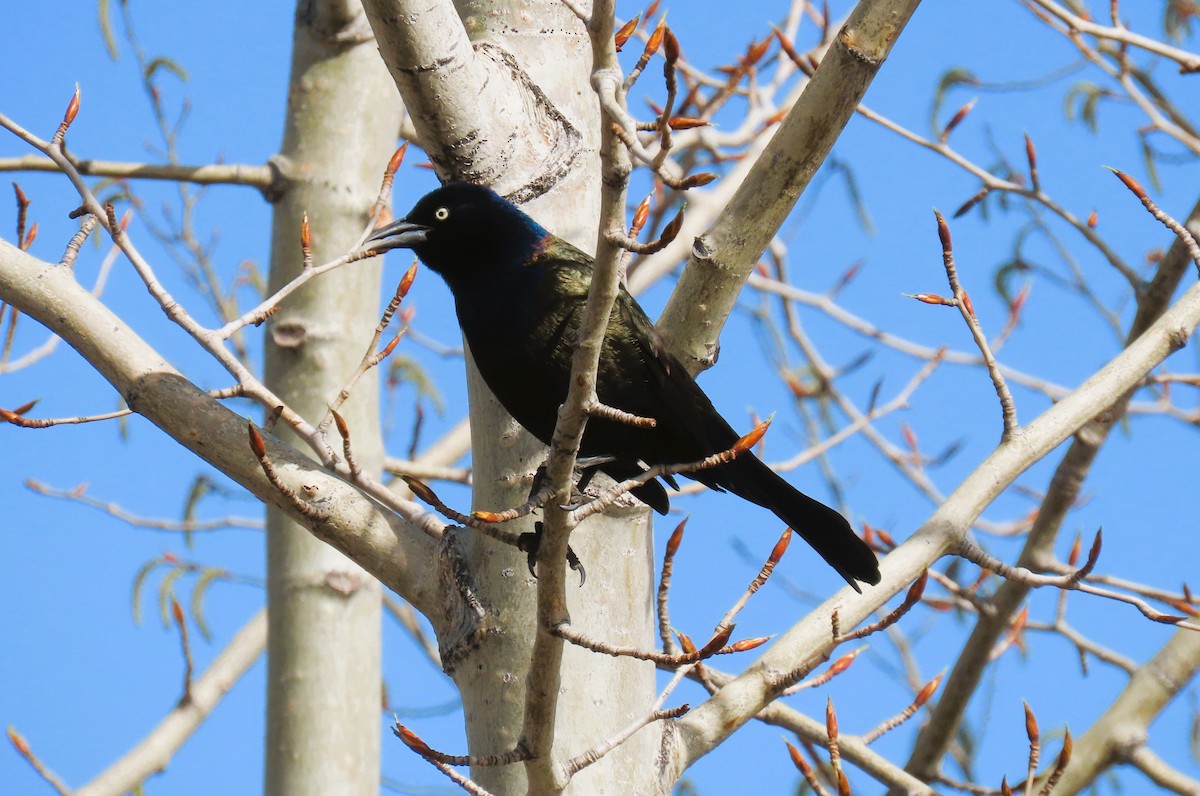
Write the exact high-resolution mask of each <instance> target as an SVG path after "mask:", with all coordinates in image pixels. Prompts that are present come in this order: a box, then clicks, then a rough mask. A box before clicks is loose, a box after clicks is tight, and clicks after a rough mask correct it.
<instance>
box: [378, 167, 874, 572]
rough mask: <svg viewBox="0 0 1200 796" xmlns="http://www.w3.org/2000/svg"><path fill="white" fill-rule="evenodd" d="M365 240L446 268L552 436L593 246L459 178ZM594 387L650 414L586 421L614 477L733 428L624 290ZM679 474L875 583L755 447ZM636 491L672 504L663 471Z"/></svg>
mask: <svg viewBox="0 0 1200 796" xmlns="http://www.w3.org/2000/svg"><path fill="white" fill-rule="evenodd" d="M365 246H366V247H368V248H371V249H374V250H376V251H379V252H382V251H386V250H388V249H394V248H409V249H412V250H413V251H414V252H416V254H417V256H418V257H420V258H421V260H422V261H423V262H424V263H425V265H427V266H428V267H429V268H431V269H432V270H434V271H436V272H437V273H439V274H441V276H442V278H443V279H445V280H446V284H447V285H448V286H449V287H450V291H451V292H452V293H453V294H454V304H455V308H456V309H457V311H458V322H459V325H460V326H462V331H463V336H464V337H465V338H466V340H467V345H468V346H470V349H471V353H472V355H474V357H475V364H476V365H477V366H478V368H479V372H480V374H481V375H482V376H483V379H484V381H485V382H487V385H488V387H489V388H491V391H492V392H493V393H494V394H495V396H496V398H497V399H499V401H500V403H501V404H503V405H504V408H505V409H507V410H508V412H509V413H510V414H511V415H512V416H513V417H514V418H516V420H517V422H518V423H520V424H521V425H522V426H524V427H525V428H526V430H528V431H529V432H530V433H531V434H533V435H534V436H535V437H537V438H538V439H540V440H541V441H542V442H544V443H547V444H549V442H550V438H551V436H552V434H553V432H554V424H555V421H556V420H557V418H558V407H559V406H560V405H561V404H562V403H563V401H564V400H566V396H567V387H568V382H569V379H570V372H571V355H572V343H571V341H572V339H573V332H574V330H575V329H577V328H578V326H579V323H580V319H581V318H582V317H583V310H584V305H585V303H586V301H587V292H588V286H589V284H590V282H591V278H592V263H593V261H592V258H591V257H589V256H588V255H586V254H584V253H583V252H582V251H580V250H579V249H577V248H575V247H574V246H572V245H571V244H569V243H567V242H566V241H564V240H561V239H559V238H557V237H555V236H554V235H551V234H550V233H549V232H547V231H546V230H545V229H544V228H542V226H541V225H539V224H538V223H537V222H536V221H534V220H533V219H532V218H530V217H529V216H527V215H525V213H523V212H521V211H520V210H519V209H518V208H517V207H516V206H515V205H513V204H511V203H509V202H508V201H506V200H505V199H503V198H501V197H500V196H498V195H497V194H496V193H494V192H493V191H492V190H490V189H488V188H484V187H482V186H478V185H469V184H465V183H451V184H448V185H445V186H443V187H441V188H439V189H437V190H436V191H433V192H432V193H430V194H428V195H426V196H425V197H424V198H422V199H421V200H420V201H419V202H417V204H416V206H415V207H414V208H413V209H412V212H410V213H409V214H408V215H407V216H406V217H404V218H403V219H400V220H399V221H395V222H393V223H392V224H389V225H387V226H385V227H383V228H382V229H380V230H378V231H377V232H375V233H374V234H373V235H371V237H369V238H367V241H366V243H365ZM596 392H597V397H598V398H599V400H600V402H601V403H603V404H606V405H608V406H612V407H615V408H617V409H620V410H622V411H625V412H629V413H631V414H634V415H637V416H639V417H649V418H653V419H654V420H655V421H656V425H655V426H654V427H653V428H648V427H634V426H631V425H628V424H625V423H621V422H618V421H615V420H609V419H606V418H603V417H593V418H591V419H590V420H589V421H588V424H587V428H586V430H585V432H584V436H583V443H582V446H581V448H580V453H581V454H582V455H583V456H608V457H613V458H612V459H611V460H610V461H608V462H606V463H604V464H602V465H600V469H602V470H603V471H604V472H605V473H607V474H608V475H609V476H611V477H612V478H614V479H616V480H622V479H625V478H630V477H632V476H635V475H637V474H639V473H640V472H642V471H643V470H644V467H643V466H642V464H641V463H645V464H649V465H656V464H682V463H687V462H694V461H699V460H700V459H703V458H704V457H706V456H709V455H711V454H713V453H717V452H719V451H723V450H726V449H728V448H730V447H731V446H732V445H733V444H734V443H735V442H736V441H737V440H738V438H739V434H738V433H737V432H736V431H734V430H733V429H732V428H731V427H730V426H729V424H728V423H726V422H725V420H724V419H723V418H722V417H721V415H720V414H718V413H717V410H716V409H714V408H713V405H712V402H711V401H709V399H708V396H707V395H705V394H704V391H703V390H701V389H700V387H699V386H698V385H697V384H696V382H695V381H694V380H693V379H692V377H691V376H690V375H689V374H688V372H687V370H686V368H684V366H683V365H682V364H681V363H680V362H679V360H677V359H676V358H675V357H674V356H673V355H672V354H671V353H670V352H669V351H667V350H666V348H665V346H664V345H663V342H662V339H661V337H660V336H659V334H658V331H657V330H656V329H655V328H654V323H653V322H652V321H651V320H650V319H649V318H648V317H647V316H646V313H645V312H643V311H642V308H641V307H640V306H639V305H638V303H637V302H636V301H634V299H633V297H632V296H631V295H629V293H627V292H626V291H625V290H624V289H622V290H621V292H620V295H619V296H618V298H617V301H616V304H615V306H614V308H613V313H612V316H611V318H610V320H609V325H608V331H607V332H606V334H605V337H604V345H603V347H602V351H601V354H600V367H599V371H598V374H597V387H596ZM687 477H689V478H693V479H695V480H697V481H700V482H701V483H703V484H705V485H707V486H709V487H710V488H712V489H715V490H717V491H724V490H728V491H730V492H733V493H734V494H735V495H738V496H740V497H742V498H745V499H746V500H749V501H751V502H752V503H757V504H758V505H760V506H763V507H765V508H767V509H770V510H771V511H772V512H774V513H775V514H776V516H778V517H779V518H780V519H781V520H783V521H784V522H785V523H787V524H788V525H789V526H791V528H792V529H793V530H794V531H795V532H796V533H798V534H800V536H802V537H803V538H804V540H805V541H806V542H808V543H809V544H810V545H812V546H813V547H814V548H815V549H816V551H817V552H818V553H820V554H821V556H822V557H823V558H824V559H825V560H826V561H827V562H829V564H830V566H832V567H833V568H834V569H836V570H837V571H838V573H839V574H841V576H842V577H843V578H845V579H846V580H847V581H848V582H849V583H850V585H851V586H854V588H855V589H857V588H858V584H857V583H855V580H860V581H863V582H866V583H872V584H874V583H878V582H879V565H878V563H877V562H876V560H875V554H874V553H872V552H871V549H870V548H869V547H868V546H867V545H866V543H864V542H863V541H862V540H861V539H859V538H858V536H857V535H855V533H854V532H853V531H852V530H851V529H850V526H849V524H848V523H847V522H846V520H845V519H844V518H843V517H842V515H840V514H838V513H837V512H836V511H834V510H833V509H831V508H829V507H827V506H824V505H822V504H821V503H818V502H817V501H815V500H813V499H812V498H810V497H808V496H807V495H804V494H802V493H801V492H799V491H797V490H796V489H795V488H793V487H792V486H791V485H790V484H788V483H787V481H784V480H783V478H781V477H780V476H779V475H778V474H776V473H775V472H774V471H772V470H771V469H770V468H769V467H767V466H766V465H765V464H763V463H762V462H761V461H759V460H758V459H757V458H756V457H755V456H754V455H753V454H751V453H749V452H747V453H743V454H742V455H741V456H739V457H738V458H737V459H734V460H733V461H731V462H729V463H727V464H722V465H720V466H718V467H713V468H711V469H707V470H700V471H696V472H693V473H689V474H687ZM634 494H635V495H636V496H637V497H638V498H640V499H641V500H643V501H644V502H646V503H648V504H649V505H650V506H652V507H653V508H654V509H655V510H657V511H658V512H660V513H665V512H666V510H667V508H668V503H667V494H666V490H664V489H663V487H662V484H660V483H659V482H658V481H657V480H654V481H650V482H648V483H647V484H646V485H645V486H643V487H641V488H639V489H638V490H635V491H634Z"/></svg>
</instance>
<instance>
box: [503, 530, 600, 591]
mask: <svg viewBox="0 0 1200 796" xmlns="http://www.w3.org/2000/svg"><path fill="white" fill-rule="evenodd" d="M544 529H545V526H544V525H542V523H540V522H535V523H534V524H533V532H532V533H523V534H521V535H520V536H519V537H518V538H517V549H518V550H520V551H522V552H523V553H525V556H526V562H527V563H528V564H529V574H530V575H533V577H535V578H536V577H537V557H538V549H539V548H540V547H541V546H542V531H543V530H544ZM567 566H569V567H570V568H571V569H572V570H573V571H575V572H578V573H579V586H580V587H581V588H582V587H583V584H584V583H586V582H587V570H586V569H584V568H583V562H582V561H580V560H579V556H577V555H575V551H574V550H572V549H571V547H570V545H568V546H567Z"/></svg>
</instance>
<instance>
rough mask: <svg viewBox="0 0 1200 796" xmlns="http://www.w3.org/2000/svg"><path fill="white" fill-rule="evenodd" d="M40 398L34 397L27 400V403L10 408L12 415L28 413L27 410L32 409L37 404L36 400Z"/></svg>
mask: <svg viewBox="0 0 1200 796" xmlns="http://www.w3.org/2000/svg"><path fill="white" fill-rule="evenodd" d="M40 400H41V398H34V399H33V400H32V401H29V402H28V403H23V404H21V405H20V406H18V407H17V408H16V409H14V410H12V414H14V415H24V414H28V413H29V410H30V409H32V408H33V407H35V406H37V402H38V401H40Z"/></svg>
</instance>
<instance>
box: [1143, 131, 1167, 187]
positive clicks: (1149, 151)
mask: <svg viewBox="0 0 1200 796" xmlns="http://www.w3.org/2000/svg"><path fill="white" fill-rule="evenodd" d="M1141 138H1142V162H1143V163H1145V164H1146V174H1147V176H1149V177H1150V184H1151V185H1153V186H1154V190H1156V191H1161V190H1162V182H1161V181H1160V180H1159V179H1158V162H1157V160H1156V159H1155V158H1156V155H1155V152H1154V148H1153V147H1151V146H1150V140H1149V139H1148V138H1146V136H1145V135H1142V137H1141Z"/></svg>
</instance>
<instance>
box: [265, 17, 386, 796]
mask: <svg viewBox="0 0 1200 796" xmlns="http://www.w3.org/2000/svg"><path fill="white" fill-rule="evenodd" d="M399 124H400V103H399V100H398V99H397V97H396V91H395V88H394V86H393V85H392V81H391V79H390V78H389V77H388V74H387V71H386V70H385V69H384V68H383V65H382V64H381V63H380V61H379V56H378V53H377V52H376V47H375V43H374V41H373V40H371V38H370V30H369V27H368V26H367V25H366V21H365V18H364V17H363V14H362V9H361V7H360V6H359V3H358V2H357V0H346V2H333V1H331V2H320V1H319V2H300V3H298V6H297V13H296V20H295V34H294V43H293V52H292V70H291V78H290V81H289V85H288V108H287V120H286V128H285V131H284V138H283V147H282V150H281V153H280V156H279V158H278V159H277V161H276V165H278V166H279V168H280V169H281V171H282V172H283V174H284V177H285V178H286V180H287V185H288V187H287V189H286V190H285V192H284V195H283V196H282V197H280V199H279V201H278V202H277V203H276V205H275V215H274V220H273V228H272V238H271V273H270V290H275V289H277V288H278V287H280V286H281V285H283V284H284V283H286V282H287V281H289V280H291V279H292V278H294V277H295V276H296V274H297V272H298V271H299V270H300V268H301V266H302V259H301V250H300V223H301V218H302V217H303V215H304V214H305V213H307V214H308V218H309V221H310V224H311V228H312V240H313V245H312V248H313V257H314V260H315V262H318V263H319V262H322V261H323V260H326V259H331V258H332V257H336V256H337V255H338V254H340V253H342V252H344V251H345V250H346V249H347V248H348V247H349V246H350V245H352V244H353V242H354V240H355V239H356V237H357V236H358V235H359V234H360V233H361V232H362V231H363V229H364V228H365V225H366V222H367V217H368V214H369V211H370V208H371V206H372V203H373V201H374V199H375V196H376V195H377V192H378V189H379V182H380V179H381V177H382V174H383V170H384V167H385V166H386V165H387V162H388V158H389V156H390V154H391V152H392V151H393V150H394V148H395V143H396V132H397V130H398V129H399ZM379 278H380V266H379V264H378V262H375V261H367V262H361V263H355V264H353V265H351V266H350V267H347V268H343V269H340V270H338V271H337V272H335V273H331V274H328V275H326V276H323V277H320V278H319V279H317V280H315V281H314V282H313V283H311V284H310V285H308V286H306V287H304V288H303V289H301V290H300V291H298V292H297V293H296V294H295V295H293V296H292V297H291V298H289V300H288V301H287V302H286V304H285V305H284V306H283V308H282V309H281V310H280V312H279V313H278V314H276V315H275V316H274V317H273V318H272V319H271V322H270V330H269V334H268V336H267V340H266V377H267V384H268V386H269V387H270V388H271V389H272V390H274V391H275V392H276V393H277V394H278V395H279V396H280V397H281V398H282V399H283V400H284V401H286V402H287V403H288V404H289V405H290V406H291V407H292V408H293V409H295V410H296V411H298V412H300V413H301V414H302V415H304V416H305V417H307V418H312V419H319V418H320V417H322V416H323V415H324V413H325V411H326V409H327V408H328V406H329V404H330V402H331V401H332V400H333V399H334V397H335V396H336V395H337V392H338V391H339V390H340V389H341V388H342V386H344V384H345V383H346V380H347V378H348V377H349V376H350V374H351V373H352V372H353V371H354V369H355V368H356V367H357V365H358V363H359V361H360V360H361V358H362V356H363V353H364V350H365V349H364V347H365V346H366V344H367V341H368V340H369V339H370V337H371V330H372V328H373V327H374V325H375V323H376V320H375V319H376V317H377V313H378V312H379V309H380V308H379ZM378 389H379V388H378V382H377V379H376V378H375V371H371V372H370V373H368V374H367V376H366V377H365V378H363V379H362V381H361V382H360V383H359V385H358V387H357V389H356V390H355V391H354V394H353V397H352V398H351V399H350V401H348V402H347V403H346V404H345V406H344V407H343V409H342V415H343V416H344V417H345V419H346V421H347V423H348V424H349V426H350V430H351V434H352V440H353V443H354V454H355V458H356V459H357V461H358V463H359V464H360V465H361V466H362V467H363V469H364V470H365V471H366V472H368V473H378V471H379V468H380V465H381V461H382V445H381V440H380V424H379V408H378ZM276 433H278V434H279V435H280V436H282V437H284V438H285V439H294V438H293V437H292V436H291V435H290V434H288V433H287V430H286V429H283V428H282V427H280V428H278V429H276ZM331 436H332V437H333V445H334V448H335V450H339V452H340V441H339V440H338V439H337V434H336V432H332V433H331ZM267 525H268V535H267V538H268V542H267V553H268V556H267V557H268V592H267V603H268V606H269V608H270V612H269V615H270V634H269V642H268V650H267V661H268V663H267V738H266V774H265V791H266V792H267V793H270V794H287V795H288V796H297V795H298V794H313V795H314V796H316V795H317V794H329V793H339V794H371V795H372V796H374V794H377V793H378V790H379V744H380V694H381V674H380V602H379V596H380V595H379V584H378V582H377V581H376V580H375V579H374V578H372V577H370V576H369V575H367V574H366V573H365V572H364V571H363V570H362V569H361V568H360V567H358V566H357V565H356V564H355V563H353V562H352V561H350V560H349V559H347V558H345V557H344V556H343V555H342V554H341V553H338V552H337V551H335V550H334V549H333V548H331V547H329V546H328V545H326V544H324V543H323V542H320V541H318V540H317V539H315V538H314V537H313V536H312V534H311V533H309V532H308V531H306V530H305V529H304V528H301V527H299V526H298V525H296V524H294V523H293V522H291V521H290V520H288V519H286V518H285V517H284V516H283V515H281V514H280V513H278V512H274V511H272V512H269V513H268V523H267Z"/></svg>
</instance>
